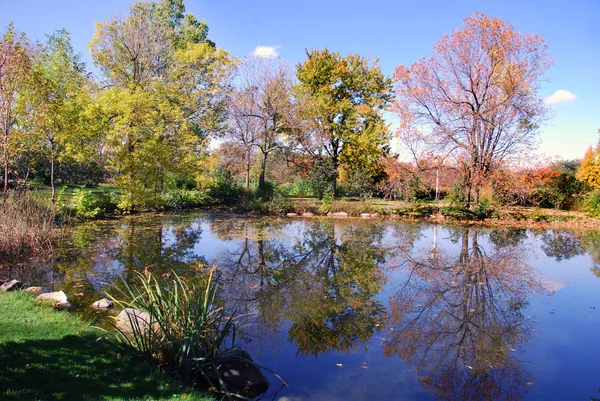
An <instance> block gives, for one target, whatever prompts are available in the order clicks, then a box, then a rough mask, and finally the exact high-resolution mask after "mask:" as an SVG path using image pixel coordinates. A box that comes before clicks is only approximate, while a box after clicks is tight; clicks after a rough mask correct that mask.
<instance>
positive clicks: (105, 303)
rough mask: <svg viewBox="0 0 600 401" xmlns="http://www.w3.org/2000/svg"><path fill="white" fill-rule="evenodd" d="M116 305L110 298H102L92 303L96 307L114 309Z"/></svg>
mask: <svg viewBox="0 0 600 401" xmlns="http://www.w3.org/2000/svg"><path fill="white" fill-rule="evenodd" d="M114 306H115V305H114V304H113V302H112V301H111V300H110V299H106V298H102V299H100V300H98V301H96V302H94V303H93V304H92V308H94V309H112V308H113V307H114Z"/></svg>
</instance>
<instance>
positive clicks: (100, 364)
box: [0, 292, 211, 401]
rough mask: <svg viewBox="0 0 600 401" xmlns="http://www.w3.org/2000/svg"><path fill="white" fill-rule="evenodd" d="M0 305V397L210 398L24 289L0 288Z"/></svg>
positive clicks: (75, 398) (14, 398)
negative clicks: (101, 338) (42, 303)
mask: <svg viewBox="0 0 600 401" xmlns="http://www.w3.org/2000/svg"><path fill="white" fill-rule="evenodd" d="M0 311H1V312H0V399H2V400H5V401H12V400H14V401H17V400H123V401H125V400H184V399H185V400H186V401H188V400H199V401H208V400H211V398H209V397H206V396H204V395H202V394H200V393H199V392H197V391H195V390H192V389H190V388H189V387H186V386H185V385H183V384H181V383H180V382H177V381H174V380H170V379H168V378H166V377H164V376H163V375H162V374H161V373H160V372H159V371H158V369H157V368H156V367H155V366H154V365H153V364H151V363H150V362H147V361H144V360H140V359H137V358H136V357H135V356H133V355H121V354H119V352H118V350H117V348H115V347H113V346H110V345H109V344H105V343H103V342H98V341H97V338H98V332H97V331H96V330H95V329H93V328H90V327H89V325H88V324H86V323H85V322H83V321H82V320H81V319H79V318H77V317H76V316H73V315H70V314H68V313H67V312H57V311H54V310H53V309H51V308H47V307H42V306H40V305H38V304H37V303H36V302H35V300H34V299H33V298H32V297H31V296H30V295H29V294H26V293H21V292H10V293H2V292H0Z"/></svg>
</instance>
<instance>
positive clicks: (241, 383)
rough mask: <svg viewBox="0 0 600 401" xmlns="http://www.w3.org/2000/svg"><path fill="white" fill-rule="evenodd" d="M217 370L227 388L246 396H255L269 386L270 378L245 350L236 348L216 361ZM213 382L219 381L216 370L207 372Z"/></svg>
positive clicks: (262, 392)
mask: <svg viewBox="0 0 600 401" xmlns="http://www.w3.org/2000/svg"><path fill="white" fill-rule="evenodd" d="M215 365H216V366H217V372H218V373H219V375H220V376H221V379H222V380H223V382H224V383H225V385H226V386H227V390H228V391H230V392H234V393H237V394H241V395H243V396H245V397H249V398H255V397H258V396H260V395H261V394H264V393H265V392H266V391H267V389H268V388H269V380H267V378H266V377H265V376H264V375H263V374H262V372H261V371H260V368H259V367H258V366H256V365H255V364H254V363H253V361H252V358H251V357H250V354H248V352H246V351H244V350H235V351H234V352H233V353H230V354H228V355H227V356H224V357H221V358H218V359H217V360H216V361H215ZM206 373H207V374H208V377H209V378H210V381H211V382H213V384H217V383H219V380H218V378H217V375H216V374H215V373H214V372H211V371H208V372H206Z"/></svg>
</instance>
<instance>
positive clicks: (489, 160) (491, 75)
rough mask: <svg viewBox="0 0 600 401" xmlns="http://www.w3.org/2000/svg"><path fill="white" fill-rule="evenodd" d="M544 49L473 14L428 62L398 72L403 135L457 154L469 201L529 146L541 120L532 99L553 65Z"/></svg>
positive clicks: (532, 38)
mask: <svg viewBox="0 0 600 401" xmlns="http://www.w3.org/2000/svg"><path fill="white" fill-rule="evenodd" d="M545 48H546V47H545V45H544V41H543V39H542V37H541V36H539V35H535V34H527V33H521V32H518V31H516V30H515V29H514V28H513V26H512V25H510V24H507V23H505V22H504V21H502V20H500V19H498V18H494V17H488V16H486V15H484V14H481V13H478V14H476V15H474V16H470V17H468V18H466V19H465V21H464V27H463V28H462V29H458V30H456V31H454V32H453V33H452V35H445V36H443V37H442V38H441V39H440V41H439V42H438V43H437V44H436V45H435V48H434V51H433V53H432V55H431V56H430V57H429V58H424V59H421V60H419V61H417V62H415V63H413V64H412V65H411V66H410V67H407V66H403V65H401V66H398V67H397V68H396V72H395V74H394V80H395V83H396V93H397V100H396V102H395V104H394V110H395V112H396V113H397V115H398V116H399V117H400V119H401V128H400V130H399V131H400V134H401V135H402V136H404V137H406V138H415V137H416V138H418V139H419V140H420V141H421V142H424V143H426V145H427V147H429V148H430V149H433V151H434V152H435V153H437V154H440V153H441V154H444V153H452V154H454V155H456V157H457V159H458V162H459V164H461V165H462V166H463V171H464V174H463V179H464V187H465V198H466V201H467V203H470V201H471V196H472V192H474V197H473V200H474V201H475V202H478V201H479V195H480V189H481V186H482V184H483V181H484V179H486V178H487V177H488V176H489V174H490V172H492V171H493V170H494V168H495V166H496V165H498V164H499V163H500V162H501V161H503V160H505V159H506V158H507V157H508V156H510V155H512V154H514V153H515V152H518V151H523V150H524V149H527V148H528V147H530V146H531V145H532V144H533V143H534V140H535V138H536V133H537V131H538V128H539V126H540V123H541V122H542V121H543V119H544V117H545V115H546V108H545V106H544V104H543V102H542V99H541V98H539V97H538V96H537V93H536V92H537V90H538V88H539V85H540V83H541V82H542V80H543V79H544V73H545V71H546V69H547V68H548V66H549V64H550V61H549V58H548V56H547V55H546V52H545Z"/></svg>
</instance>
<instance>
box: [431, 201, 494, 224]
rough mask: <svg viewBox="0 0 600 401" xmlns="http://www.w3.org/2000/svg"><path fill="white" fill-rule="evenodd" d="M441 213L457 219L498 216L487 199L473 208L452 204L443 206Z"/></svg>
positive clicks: (481, 218)
mask: <svg viewBox="0 0 600 401" xmlns="http://www.w3.org/2000/svg"><path fill="white" fill-rule="evenodd" d="M440 213H442V215H443V216H446V217H452V218H454V219H457V220H484V219H488V218H491V217H496V216H497V213H496V211H495V210H494V209H493V208H492V206H491V205H490V203H489V202H486V201H482V202H479V203H477V204H476V205H474V207H473V208H472V209H468V208H465V207H463V206H460V205H456V204H452V205H450V206H446V207H443V208H441V209H440Z"/></svg>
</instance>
